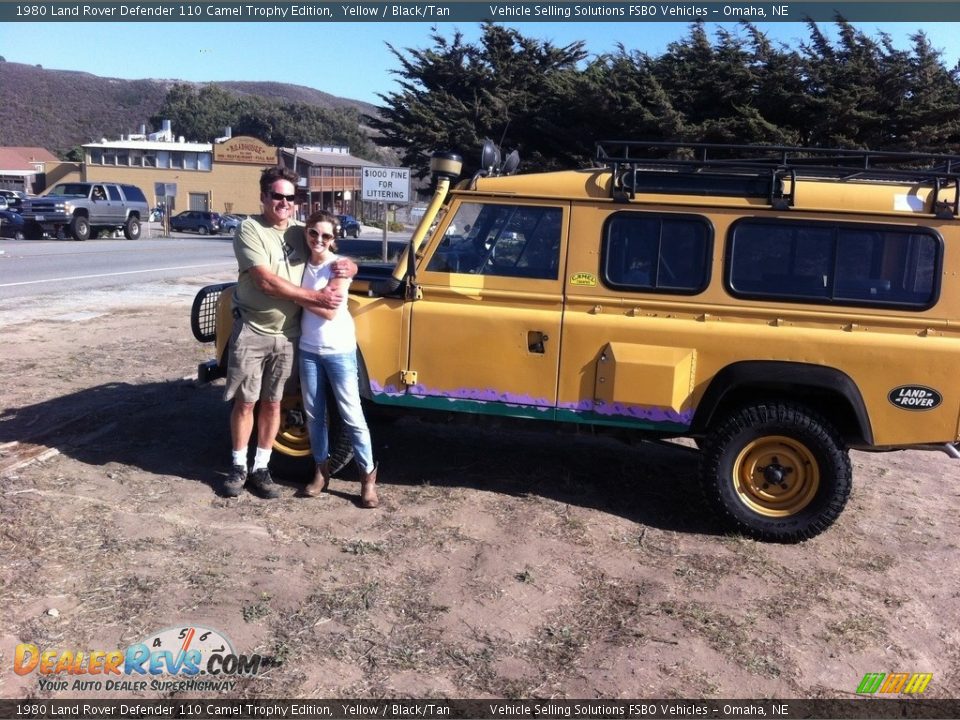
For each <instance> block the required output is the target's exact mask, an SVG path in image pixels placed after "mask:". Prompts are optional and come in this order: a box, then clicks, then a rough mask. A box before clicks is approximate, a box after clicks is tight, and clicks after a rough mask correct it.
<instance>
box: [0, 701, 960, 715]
mask: <svg viewBox="0 0 960 720" xmlns="http://www.w3.org/2000/svg"><path fill="white" fill-rule="evenodd" d="M0 717H2V718H14V719H16V718H25V719H26V718H38V719H39V718H60V719H63V718H73V719H74V720H91V719H93V718H124V719H126V718H193V719H194V720H208V719H210V718H244V719H246V718H268V719H269V720H275V719H276V718H299V719H300V720H320V719H321V718H323V719H328V720H373V719H374V718H383V719H385V720H412V719H414V718H476V719H477V720H487V719H492V718H503V719H504V720H518V719H520V718H539V719H542V720H556V719H559V718H570V719H571V720H572V719H579V720H611V719H613V718H631V719H632V718H644V719H646V720H678V718H715V719H716V720H740V719H742V718H812V719H823V720H828V719H833V718H857V719H858V720H873V719H874V718H876V719H877V720H883V719H884V718H918V719H924V718H944V719H945V720H946V719H954V718H960V700H923V699H910V700H877V699H866V698H863V699H851V700H562V701H556V700H403V699H396V700H282V699H281V700H262V699H260V700H241V699H237V700H202V699H201V700H190V699H188V700H140V699H135V698H131V699H126V700H0Z"/></svg>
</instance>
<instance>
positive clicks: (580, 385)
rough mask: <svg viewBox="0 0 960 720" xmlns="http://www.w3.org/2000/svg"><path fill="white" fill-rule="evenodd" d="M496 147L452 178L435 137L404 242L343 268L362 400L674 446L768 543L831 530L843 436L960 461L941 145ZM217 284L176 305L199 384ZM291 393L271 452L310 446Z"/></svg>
mask: <svg viewBox="0 0 960 720" xmlns="http://www.w3.org/2000/svg"><path fill="white" fill-rule="evenodd" d="M499 156H500V153H499V151H498V150H497V149H496V148H495V147H493V146H492V144H491V145H489V146H487V147H485V152H484V161H483V163H482V165H483V167H484V168H485V169H483V170H481V171H480V172H479V173H478V174H477V175H476V176H475V177H473V178H471V179H469V180H465V181H462V182H460V183H459V184H457V185H456V186H455V187H454V186H453V185H454V181H455V179H456V177H457V176H458V175H459V172H460V162H459V158H458V157H457V156H454V155H444V154H437V155H435V156H434V159H433V163H432V166H431V167H432V170H433V173H434V178H435V180H436V192H435V194H434V196H433V199H432V201H431V203H430V205H429V207H428V208H427V211H426V212H425V214H424V216H423V219H422V220H421V222H420V223H419V225H418V227H417V229H416V231H415V232H414V234H413V237H412V238H411V240H410V245H409V248H408V249H407V251H406V252H405V254H404V255H402V256H401V258H400V260H399V262H398V263H397V264H396V266H395V267H393V268H386V267H375V266H371V267H367V266H363V267H362V268H361V272H360V274H359V275H358V278H357V280H356V281H355V282H354V283H353V286H352V288H351V295H350V298H349V304H350V311H351V312H352V314H353V316H354V318H355V320H356V326H357V338H358V343H359V350H358V352H359V356H360V367H361V391H362V393H363V394H364V395H365V397H366V398H367V399H368V400H369V401H370V402H371V403H372V404H373V405H374V406H376V405H383V406H393V407H396V408H403V409H406V410H408V411H411V412H426V411H431V410H442V411H445V412H451V411H454V412H464V413H476V414H480V415H496V416H511V417H519V418H533V419H537V420H542V421H550V422H554V423H580V424H586V425H590V426H592V427H594V428H596V429H599V430H603V429H617V430H618V431H619V432H620V433H621V434H622V433H623V432H624V430H626V431H627V432H629V433H630V434H635V435H636V436H639V437H643V438H649V439H664V438H673V437H682V436H686V437H691V438H694V439H695V440H696V442H697V445H698V446H699V448H700V453H701V462H700V482H701V485H702V487H703V491H704V495H705V497H706V500H707V503H708V506H709V507H711V508H712V509H713V510H714V511H716V512H717V513H718V514H720V515H721V516H722V517H723V518H724V519H725V521H726V522H727V523H728V524H729V525H730V526H731V527H732V528H733V529H734V530H737V531H740V532H743V533H746V534H748V535H750V536H753V537H756V538H760V539H764V540H774V541H786V542H790V541H798V540H804V539H806V538H810V537H813V536H814V535H816V534H818V533H820V532H822V531H823V530H825V529H826V528H827V527H829V526H830V524H831V523H833V521H834V520H835V519H836V518H837V516H838V515H839V514H840V512H841V510H842V509H843V507H844V504H845V503H846V501H847V496H848V495H849V492H850V484H851V475H852V470H851V463H850V459H849V453H848V449H849V448H857V449H865V450H893V449H898V448H919V447H922V448H930V449H937V450H941V451H943V452H945V453H946V454H947V455H948V456H950V457H952V458H954V459H957V458H960V450H958V439H960V428H958V421H960V387H958V383H957V378H958V375H960V281H958V275H960V219H958V215H960V193H958V179H960V171H958V168H960V157H957V156H943V155H928V154H916V153H910V154H907V153H890V152H871V151H842V150H826V149H810V148H786V147H760V146H731V145H713V144H711V145H707V144H683V145H680V144H675V143H647V142H626V141H617V142H602V143H599V144H598V146H597V167H595V168H592V169H585V170H571V171H563V172H550V173H539V174H529V175H522V174H521V175H514V174H513V172H514V171H515V170H516V165H517V158H516V155H515V154H511V156H510V157H508V158H507V160H506V161H505V162H504V163H503V164H502V165H501V163H500V157H499ZM451 226H453V227H456V228H457V233H456V234H450V233H448V232H447V230H448V228H449V227H451ZM467 228H469V230H468V229H467ZM229 295H230V289H229V285H227V286H212V287H210V288H206V289H204V290H203V291H201V293H200V294H199V295H198V297H197V301H196V303H195V305H194V312H193V315H194V317H193V324H194V330H195V334H197V336H198V338H200V339H203V340H213V339H216V341H217V354H216V359H215V360H214V361H211V363H208V364H206V365H202V366H201V376H202V378H204V379H206V378H210V377H215V376H217V375H218V374H220V373H222V372H223V371H224V367H223V365H224V363H225V361H226V357H227V354H226V349H225V343H226V340H227V339H228V338H229V335H230V333H229V323H230V322H231V318H230V312H229V310H230V308H229ZM218 300H219V303H218ZM298 407H299V397H298V396H296V395H292V396H291V397H290V398H288V400H287V402H285V410H286V412H285V424H284V427H283V428H282V430H281V432H280V435H279V436H278V438H277V441H276V446H275V447H276V448H277V449H278V450H279V451H280V452H281V453H286V454H290V455H298V454H299V455H307V454H308V452H309V450H308V440H307V437H306V433H305V431H304V429H303V427H302V417H303V415H302V413H301V412H299V410H298ZM945 461H947V459H946V458H945ZM664 480H665V481H668V480H669V478H664Z"/></svg>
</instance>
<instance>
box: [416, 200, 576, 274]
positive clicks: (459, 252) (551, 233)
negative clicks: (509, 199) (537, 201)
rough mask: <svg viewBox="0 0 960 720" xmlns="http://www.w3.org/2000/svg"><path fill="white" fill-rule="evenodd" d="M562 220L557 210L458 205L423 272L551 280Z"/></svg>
mask: <svg viewBox="0 0 960 720" xmlns="http://www.w3.org/2000/svg"><path fill="white" fill-rule="evenodd" d="M562 220H563V213H562V211H561V209H560V208H554V207H532V206H528V205H499V204H498V205H494V204H481V203H463V204H462V205H460V207H459V208H458V210H457V214H456V215H455V216H454V217H453V219H452V221H451V223H450V229H448V230H447V236H446V237H445V238H444V239H443V241H442V243H441V245H440V247H439V248H437V250H436V252H435V253H434V255H433V257H432V258H431V259H430V262H429V264H428V265H427V270H432V271H434V272H450V273H467V274H471V275H493V276H499V277H522V278H532V279H539V280H556V279H557V277H558V274H559V271H560V239H561V238H560V231H561V225H562Z"/></svg>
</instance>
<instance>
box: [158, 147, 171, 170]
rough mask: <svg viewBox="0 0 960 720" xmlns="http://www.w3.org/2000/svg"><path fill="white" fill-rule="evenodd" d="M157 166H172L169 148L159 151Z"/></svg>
mask: <svg viewBox="0 0 960 720" xmlns="http://www.w3.org/2000/svg"><path fill="white" fill-rule="evenodd" d="M157 167H158V168H164V169H166V168H168V167H170V151H169V150H158V151H157Z"/></svg>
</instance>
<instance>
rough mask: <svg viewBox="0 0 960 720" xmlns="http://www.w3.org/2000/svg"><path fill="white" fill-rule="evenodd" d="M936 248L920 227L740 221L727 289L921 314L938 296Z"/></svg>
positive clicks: (937, 239)
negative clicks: (919, 312) (911, 311)
mask: <svg viewBox="0 0 960 720" xmlns="http://www.w3.org/2000/svg"><path fill="white" fill-rule="evenodd" d="M941 247H942V241H941V240H940V237H939V236H938V235H937V234H936V233H935V232H934V231H932V230H925V229H922V228H912V229H911V228H902V227H896V228H894V227H889V226H882V225H877V226H857V225H850V226H846V225H838V224H831V223H817V222H797V221H775V220H754V219H748V220H742V221H740V222H738V223H737V224H736V225H735V226H734V228H733V230H732V234H731V238H730V245H729V257H728V261H727V283H728V286H729V288H730V290H731V292H732V293H733V294H734V295H741V296H745V297H751V296H753V297H764V298H772V299H781V300H787V301H796V302H838V303H841V304H848V305H865V306H871V305H874V306H890V305H896V306H902V307H907V308H914V309H923V308H926V307H929V306H930V305H932V304H933V303H934V302H935V300H936V297H937V293H938V292H939V287H938V285H937V280H938V278H939V277H940V267H939V266H940V262H941V259H940V258H941Z"/></svg>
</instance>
